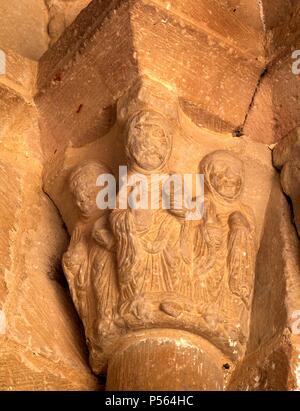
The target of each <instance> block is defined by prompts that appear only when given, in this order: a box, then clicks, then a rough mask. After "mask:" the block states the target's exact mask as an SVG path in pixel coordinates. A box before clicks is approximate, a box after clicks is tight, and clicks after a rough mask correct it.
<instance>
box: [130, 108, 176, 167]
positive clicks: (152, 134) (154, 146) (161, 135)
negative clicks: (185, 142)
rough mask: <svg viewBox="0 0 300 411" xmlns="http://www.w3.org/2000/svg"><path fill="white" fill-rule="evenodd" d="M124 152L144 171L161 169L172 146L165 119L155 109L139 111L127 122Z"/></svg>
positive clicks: (134, 164) (133, 163)
mask: <svg viewBox="0 0 300 411" xmlns="http://www.w3.org/2000/svg"><path fill="white" fill-rule="evenodd" d="M126 133H127V141H126V153H127V157H128V159H129V160H130V162H131V163H132V165H133V166H137V168H140V169H142V170H144V171H146V172H152V171H155V170H160V169H162V168H163V167H164V166H165V165H166V163H167V161H168V160H169V157H170V154H171V148H172V141H171V134H170V130H169V125H168V122H167V120H166V119H165V118H164V117H163V116H162V115H161V114H159V113H157V112H155V111H150V110H149V111H148V110H147V111H146V110H145V111H140V112H138V113H136V114H135V115H133V116H132V117H131V118H130V120H129V121H128V124H127V129H126Z"/></svg>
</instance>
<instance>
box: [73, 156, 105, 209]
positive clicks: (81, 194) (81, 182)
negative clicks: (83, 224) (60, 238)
mask: <svg viewBox="0 0 300 411" xmlns="http://www.w3.org/2000/svg"><path fill="white" fill-rule="evenodd" d="M110 173H111V172H110V170H109V169H108V168H107V167H106V166H105V165H104V164H102V163H99V162H96V161H89V162H86V163H83V164H81V165H79V166H78V167H76V168H75V169H74V170H73V172H72V173H71V175H70V179H69V187H70V191H71V193H72V194H73V196H74V198H75V201H76V205H77V207H78V208H79V210H80V211H81V213H82V215H83V216H84V217H90V216H91V215H93V214H94V213H95V212H97V211H98V208H97V203H96V198H97V194H98V192H99V188H98V187H97V185H96V182H97V179H98V177H99V175H101V174H110Z"/></svg>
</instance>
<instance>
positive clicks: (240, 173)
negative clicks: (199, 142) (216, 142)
mask: <svg viewBox="0 0 300 411" xmlns="http://www.w3.org/2000/svg"><path fill="white" fill-rule="evenodd" d="M200 173H201V174H204V178H205V182H206V186H207V187H208V189H209V191H211V192H213V193H214V194H217V195H218V196H220V197H222V198H223V199H224V200H226V201H233V200H235V199H237V198H238V197H239V196H240V195H241V193H242V190H243V185H244V174H245V171H244V165H243V162H242V161H241V160H240V159H239V158H238V157H237V156H235V155H234V154H232V153H230V152H229V151H225V150H218V151H214V152H213V153H210V154H208V155H207V156H205V157H204V158H203V160H202V161H201V163H200Z"/></svg>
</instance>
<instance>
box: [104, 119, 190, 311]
mask: <svg viewBox="0 0 300 411" xmlns="http://www.w3.org/2000/svg"><path fill="white" fill-rule="evenodd" d="M126 137H127V141H126V153H127V157H128V163H129V167H130V169H129V173H128V175H129V177H130V176H131V175H132V174H133V173H137V172H138V173H140V174H142V175H143V176H144V177H145V178H146V179H147V187H148V190H149V196H151V195H152V196H153V195H154V196H157V197H158V204H159V203H161V200H162V196H163V189H164V188H163V187H164V183H166V182H167V180H168V178H169V174H168V169H167V162H168V160H169V157H170V155H171V149H172V137H171V134H170V127H169V125H168V123H167V122H166V120H165V119H164V117H162V116H161V115H160V114H158V113H156V112H152V111H143V112H139V113H137V114H135V115H134V116H133V117H132V118H131V119H130V120H129V122H128V125H127V132H126ZM162 173H165V174H164V175H165V177H164V178H163V179H162V181H161V189H160V190H159V191H156V192H154V191H153V190H152V184H153V181H154V179H153V175H157V176H158V177H157V178H159V175H160V176H161V175H162ZM111 223H112V227H113V231H114V234H115V237H116V239H117V255H118V269H119V282H120V292H121V301H120V302H121V313H122V314H123V315H125V314H126V313H132V314H134V315H135V316H136V318H138V319H144V318H150V317H151V316H152V315H151V314H152V311H153V306H152V305H153V304H154V305H155V304H161V303H163V302H164V300H166V299H167V300H170V301H171V300H172V299H173V301H174V302H175V301H176V297H177V296H178V295H180V294H183V295H184V290H185V291H187V290H188V288H187V287H185V283H186V281H187V277H188V278H189V279H191V274H192V271H191V266H190V267H189V268H190V273H188V269H187V267H188V264H187V263H186V260H185V259H184V255H183V253H182V250H181V240H182V232H183V229H182V227H183V226H184V224H185V223H184V221H182V222H180V221H179V220H178V219H176V217H175V215H173V214H172V209H170V210H165V209H162V208H161V207H159V208H158V209H157V210H152V209H150V208H149V209H147V210H144V209H143V210H142V209H131V208H128V209H126V210H124V209H116V210H114V211H113V212H112V214H111ZM190 263H191V261H190ZM190 285H191V284H190Z"/></svg>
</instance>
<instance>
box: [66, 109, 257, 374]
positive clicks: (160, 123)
mask: <svg viewBox="0 0 300 411" xmlns="http://www.w3.org/2000/svg"><path fill="white" fill-rule="evenodd" d="M123 129H124V134H125V136H124V137H125V151H126V156H127V166H128V177H130V176H131V175H133V174H134V173H138V174H139V175H142V176H143V177H144V179H145V180H146V181H147V183H148V184H147V188H148V191H149V195H152V196H153V195H154V196H157V197H158V204H159V206H158V207H157V208H156V209H133V208H130V206H129V207H127V208H124V207H119V206H118V204H119V201H117V202H116V207H115V209H113V210H100V209H98V208H97V205H96V196H97V190H99V189H98V188H97V187H96V180H97V177H98V176H99V175H100V174H103V173H105V174H107V173H110V171H109V170H108V168H107V167H106V166H105V165H104V164H102V163H100V162H86V163H84V164H81V165H79V166H78V167H76V168H75V169H74V170H73V171H72V173H71V175H70V177H69V180H68V187H67V188H66V189H68V190H70V191H71V192H72V194H73V199H74V206H76V207H77V208H78V209H79V211H80V220H79V221H78V223H77V224H76V227H75V229H74V230H73V233H72V236H71V241H70V246H69V249H68V251H67V252H66V254H65V255H64V258H63V267H64V271H65V274H66V277H67V279H68V282H69V286H70V290H71V294H72V298H73V300H74V303H75V306H76V308H77V311H78V313H79V315H80V317H81V319H82V321H83V324H84V327H85V333H86V339H87V343H88V346H89V350H90V362H91V366H92V368H93V370H94V372H95V373H101V372H104V371H105V367H106V366H107V360H108V358H109V356H110V355H111V354H112V353H113V352H114V350H115V347H116V346H117V344H118V343H119V341H120V339H122V336H124V335H128V334H130V333H131V332H137V331H138V330H147V329H149V330H150V329H176V330H182V331H185V332H190V333H193V334H196V335H199V336H201V337H202V338H205V339H206V340H207V341H208V342H209V343H211V344H212V345H214V346H215V347H217V349H219V350H220V352H222V353H223V354H224V355H225V356H227V358H229V359H230V360H232V361H234V360H236V359H239V358H241V356H242V355H243V354H244V352H245V345H246V342H247V338H248V328H249V317H250V311H251V301H252V294H253V283H254V263H255V248H256V247H255V239H256V237H255V223H254V217H253V213H252V210H251V209H250V208H249V207H247V206H246V205H245V204H243V203H242V201H241V194H242V191H243V187H244V166H243V163H242V161H241V160H240V159H239V158H238V157H237V156H236V155H234V154H231V153H230V152H229V151H225V150H219V151H215V152H212V153H211V154H209V155H207V156H205V157H204V158H203V159H201V158H199V173H202V174H204V175H205V212H204V216H203V218H202V219H199V220H196V221H190V220H188V219H186V218H185V217H186V213H187V210H185V209H177V208H176V207H175V206H174V203H173V202H172V195H170V199H169V200H170V207H169V209H165V208H163V207H162V205H161V200H162V197H163V195H165V193H163V190H164V188H163V187H164V185H163V184H161V185H160V186H159V187H161V188H160V189H159V190H158V191H157V190H156V191H155V192H154V191H153V190H152V186H151V184H153V181H154V180H153V177H154V176H155V175H158V174H159V175H160V176H161V175H163V179H162V180H163V181H162V183H164V182H166V181H167V180H168V179H169V178H170V176H171V174H173V173H171V171H170V168H169V159H170V156H171V153H172V140H173V137H174V135H175V134H176V133H177V131H178V130H175V129H174V126H172V125H171V123H170V122H169V120H168V119H167V118H166V117H165V116H164V115H162V114H160V113H158V112H156V111H154V110H152V109H146V108H144V107H143V108H142V109H140V110H136V111H135V112H134V113H132V114H131V115H129V116H128V118H127V122H126V124H125V125H123ZM154 178H155V177H154ZM123 189H124V187H123V188H122V190H123ZM131 189H132V188H131ZM122 190H121V191H120V192H119V194H118V197H120V196H121V195H122ZM125 190H128V188H127V187H125ZM118 199H119V198H117V200H118Z"/></svg>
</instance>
